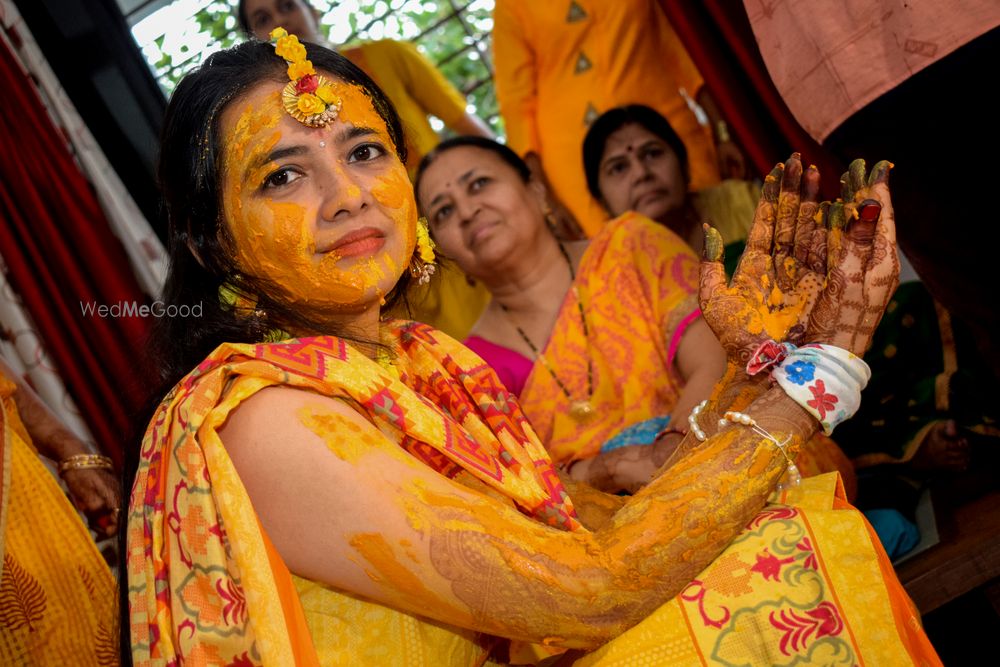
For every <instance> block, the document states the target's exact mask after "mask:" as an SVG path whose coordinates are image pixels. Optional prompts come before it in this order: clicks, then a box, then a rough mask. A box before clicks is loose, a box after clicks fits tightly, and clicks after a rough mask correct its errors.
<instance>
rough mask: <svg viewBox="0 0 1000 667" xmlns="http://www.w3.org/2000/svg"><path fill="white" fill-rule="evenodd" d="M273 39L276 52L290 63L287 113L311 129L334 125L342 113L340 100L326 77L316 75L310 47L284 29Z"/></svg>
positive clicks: (284, 96)
mask: <svg viewBox="0 0 1000 667" xmlns="http://www.w3.org/2000/svg"><path fill="white" fill-rule="evenodd" d="M270 37H271V41H272V42H273V43H274V52H275V53H276V54H278V55H279V56H281V57H282V58H284V59H285V62H287V63H288V78H289V79H291V80H290V81H289V82H288V84H287V85H286V86H285V88H284V90H282V91H281V103H282V104H283V105H284V107H285V111H287V112H288V114H289V115H290V116H291V117H292V118H294V119H295V120H297V121H299V122H300V123H302V124H303V125H308V126H309V127H323V126H324V125H326V124H327V123H329V122H331V121H333V119H335V118H336V117H337V114H339V113H340V105H341V103H342V102H341V99H340V96H339V95H337V94H336V93H335V92H334V90H333V84H332V83H331V82H330V81H329V80H328V79H327V78H326V77H324V76H320V75H318V74H316V70H315V69H314V68H313V64H312V62H311V61H309V60H307V59H306V47H305V46H303V45H302V43H301V42H299V38H298V37H296V36H295V35H289V34H288V31H287V30H285V29H284V28H275V29H274V30H272V31H271V35H270Z"/></svg>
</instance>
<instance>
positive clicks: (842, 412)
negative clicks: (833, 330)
mask: <svg viewBox="0 0 1000 667" xmlns="http://www.w3.org/2000/svg"><path fill="white" fill-rule="evenodd" d="M871 375H872V372H871V369H870V368H868V364H866V363H865V362H864V361H863V360H862V359H861V357H859V356H857V355H855V354H852V353H851V352H848V351H847V350H843V349H841V348H839V347H834V346H833V345H820V344H818V343H812V344H809V345H803V346H802V347H798V348H795V349H793V350H790V351H789V352H788V354H787V356H785V358H784V359H783V360H782V361H781V363H780V364H778V366H777V367H776V368H774V370H773V371H772V373H771V379H772V380H774V381H775V382H777V383H778V385H779V386H780V387H781V388H782V389H784V390H785V393H786V394H788V396H789V397H790V398H791V399H792V400H794V401H795V402H796V403H798V404H799V405H801V406H802V407H803V408H805V409H806V410H807V411H808V412H809V413H810V414H812V415H813V416H814V417H816V419H817V420H818V421H819V423H820V426H822V427H823V432H824V433H826V434H827V435H830V434H831V433H832V432H833V429H834V428H836V427H837V425H838V424H840V423H841V422H842V421H845V420H847V419H850V418H851V417H852V416H853V415H854V413H855V412H857V411H858V407H859V406H860V405H861V390H862V389H864V388H865V386H866V385H867V384H868V380H869V379H870V378H871Z"/></svg>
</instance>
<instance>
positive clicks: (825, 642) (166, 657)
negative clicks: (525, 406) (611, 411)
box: [128, 323, 939, 667]
mask: <svg viewBox="0 0 1000 667" xmlns="http://www.w3.org/2000/svg"><path fill="white" fill-rule="evenodd" d="M385 342H387V343H389V344H393V345H395V346H397V349H398V350H399V352H400V356H399V361H398V362H397V369H398V371H399V375H398V377H397V376H396V375H395V374H393V373H391V372H389V371H387V370H386V369H383V368H382V367H381V366H379V365H378V364H376V363H375V362H373V361H371V360H368V359H367V358H365V357H364V356H363V355H361V354H359V353H358V352H356V351H354V350H353V349H351V348H350V347H349V346H348V345H347V344H345V343H344V342H343V341H340V340H338V339H335V338H330V337H318V338H312V339H301V340H297V341H286V342H283V343H274V344H266V345H222V346H220V348H219V349H217V350H216V351H215V352H214V353H213V354H212V355H210V356H209V358H208V359H206V360H205V361H204V362H203V363H202V364H200V365H199V366H198V368H196V369H195V370H194V371H192V373H191V374H189V375H188V376H187V377H186V378H185V379H184V380H182V381H181V383H179V384H178V386H177V387H176V388H175V389H174V390H173V391H172V392H171V393H170V394H169V395H168V396H167V397H166V398H165V399H164V401H163V403H162V404H161V406H160V409H159V410H158V411H157V413H156V415H155V416H154V418H153V420H152V422H151V423H150V426H149V429H148V431H147V434H146V437H145V438H144V441H143V451H142V459H141V463H140V467H139V471H138V476H137V478H136V485H135V487H134V488H133V490H132V496H131V501H130V514H129V524H128V531H129V533H128V538H129V539H128V543H129V558H128V577H129V588H130V614H129V616H130V619H131V627H132V641H133V657H134V660H135V663H136V664H137V665H149V664H157V665H160V664H177V663H179V662H181V661H183V662H184V663H186V664H206V663H209V664H230V663H234V662H236V663H238V664H241V665H258V664H266V665H291V664H297V665H318V664H345V665H355V664H373V665H375V664H377V665H414V664H417V665H419V664H424V665H435V666H438V665H440V666H452V665H454V666H455V667H459V666H463V667H464V666H465V665H473V664H480V663H478V662H477V661H481V660H485V659H486V655H485V650H484V647H485V646H486V645H488V640H487V639H486V638H480V637H477V636H476V634H475V633H472V632H469V631H466V630H461V629H458V628H453V627H449V626H447V625H446V624H441V623H431V622H428V621H424V620H421V619H419V618H417V617H415V616H412V615H409V614H405V613H402V612H397V611H395V610H392V609H390V608H388V607H385V606H382V605H377V604H374V603H369V602H365V601H363V600H360V599H358V598H355V597H353V596H351V595H348V594H345V593H341V592H338V591H335V590H333V589H331V588H330V587H327V586H323V585H319V584H317V583H315V582H310V581H306V580H304V579H301V578H298V577H293V576H292V575H291V574H290V573H289V571H288V569H287V568H286V567H285V565H284V564H283V562H282V561H281V559H280V557H279V556H278V555H277V553H276V552H275V551H274V548H273V547H272V546H271V545H270V543H269V541H268V539H267V536H266V534H265V533H264V532H263V530H262V529H261V526H260V524H259V522H258V520H257V517H256V516H255V514H254V512H253V507H252V505H251V503H250V500H249V498H248V497H247V494H246V490H245V489H244V488H243V486H242V484H241V482H240V480H239V477H238V475H237V474H236V471H235V470H234V468H233V464H232V461H231V460H230V459H229V457H228V455H227V454H226V452H225V450H224V448H223V447H222V444H221V442H220V440H219V437H218V435H217V433H216V429H218V428H219V426H220V425H221V424H222V423H223V422H224V421H225V419H226V418H227V415H228V414H229V413H230V412H231V411H232V410H233V409H234V408H235V407H236V406H238V405H239V404H240V403H241V402H242V401H243V400H245V399H247V398H248V397H249V396H251V395H253V394H254V393H256V392H257V391H259V390H260V389H262V388H265V387H268V386H274V385H286V386H295V387H299V388H302V389H306V390H310V391H314V392H317V393H319V394H324V395H328V396H340V397H343V398H346V399H349V402H351V403H353V404H355V405H357V406H358V408H359V410H360V411H361V412H362V414H364V415H365V416H366V417H367V418H369V419H370V420H371V421H372V422H373V423H374V424H375V425H376V426H377V427H378V428H379V430H380V431H382V433H384V434H386V435H387V436H390V437H392V436H391V434H395V439H396V440H398V444H399V446H400V447H402V448H403V449H405V450H406V451H408V452H410V453H411V454H412V455H413V456H414V457H416V458H417V459H418V460H420V461H422V462H424V463H425V464H426V465H428V466H429V467H431V468H433V469H435V470H437V471H438V472H440V473H441V474H443V475H447V476H449V477H453V478H455V479H457V480H460V481H462V482H463V483H465V484H466V486H468V488H470V489H479V490H480V492H481V493H486V494H489V495H491V496H493V497H501V498H504V499H506V500H507V502H512V503H514V504H516V505H517V506H518V507H519V508H520V509H521V511H522V513H523V514H525V515H526V516H525V520H526V521H542V522H545V523H548V524H549V525H552V526H554V527H557V528H560V529H563V530H580V529H581V526H580V524H579V523H578V522H577V521H576V520H575V512H574V510H573V508H572V505H571V504H570V501H569V499H568V497H567V496H566V495H565V490H564V489H563V487H562V485H561V484H560V483H559V482H558V480H556V479H555V478H554V476H553V475H552V467H551V465H550V464H549V462H548V459H547V457H546V456H545V453H544V450H543V449H542V448H541V446H540V444H539V443H538V440H537V437H536V436H535V435H534V433H533V432H532V431H531V428H530V426H529V425H528V424H527V423H526V422H525V421H524V418H523V416H522V415H521V413H520V410H519V409H518V407H517V403H516V401H515V399H514V398H513V397H512V396H511V395H510V394H509V393H508V392H507V391H506V390H505V389H503V387H502V385H500V383H499V381H498V380H497V378H496V376H495V375H494V374H493V373H492V371H490V370H489V368H488V367H486V366H484V365H483V364H482V362H481V360H479V359H478V357H476V356H475V355H474V354H472V353H471V352H469V351H468V350H465V349H464V348H463V347H462V346H461V345H459V344H458V343H456V342H455V341H453V340H450V339H448V338H446V337H444V336H443V335H441V334H440V333H438V332H435V331H433V330H431V329H430V328H429V327H426V326H424V325H419V324H416V323H394V324H391V325H389V328H388V330H387V331H386V338H385ZM386 442H388V441H386ZM389 446H394V445H389ZM463 477H465V478H467V479H466V480H463V479H462V478H463ZM468 480H471V481H468ZM836 491H837V482H836V478H835V477H833V476H828V477H823V478H818V479H814V480H806V482H805V483H804V484H803V485H802V487H801V488H800V489H797V490H796V491H795V495H794V496H789V497H787V498H783V499H776V500H781V501H782V502H781V503H780V504H772V505H769V506H768V507H766V508H765V509H764V510H763V511H762V512H761V513H760V514H759V515H758V516H757V517H756V518H755V519H754V520H753V521H752V522H751V523H750V524H749V525H748V526H747V527H746V529H745V530H744V531H743V532H742V533H741V535H740V536H739V537H737V539H736V540H735V541H734V542H733V544H732V546H730V547H729V549H728V550H727V551H726V552H725V553H724V554H723V556H722V557H720V558H719V559H717V560H716V561H715V562H714V563H713V564H712V565H711V566H710V567H709V568H708V569H706V571H705V572H704V573H703V574H702V575H700V576H699V577H698V579H697V580H695V581H693V582H692V583H691V584H690V585H689V586H688V587H687V589H686V590H685V591H684V592H683V593H682V594H681V595H680V596H678V598H677V599H675V600H673V601H672V602H670V603H668V604H666V605H664V606H663V607H661V608H660V610H658V611H657V612H655V613H654V614H652V615H651V616H650V617H649V618H648V619H647V620H645V621H643V622H642V623H640V624H639V625H637V626H636V627H635V628H633V629H632V630H630V631H628V632H626V633H625V634H623V635H622V636H621V637H619V638H617V639H615V640H613V641H611V642H609V643H607V644H606V645H605V646H603V647H602V648H601V649H599V650H597V651H595V652H594V653H592V654H591V655H589V656H587V657H585V658H584V659H583V661H582V662H581V664H586V665H612V664H620V665H631V664H635V665H644V664H664V663H665V660H664V656H666V655H672V656H674V657H676V658H677V661H675V662H674V663H673V664H682V665H683V664H703V663H704V659H703V656H710V655H714V654H718V655H720V656H721V658H720V660H725V661H728V662H727V663H723V664H741V665H745V664H749V665H773V664H787V665H793V664H795V665H810V664H831V660H830V658H831V657H835V658H836V659H837V660H839V661H840V662H842V663H843V664H856V663H857V664H862V663H867V664H901V663H908V664H929V665H934V664H939V663H938V662H937V661H936V657H935V656H934V652H933V649H932V648H931V647H930V646H929V644H928V643H927V640H926V637H924V635H923V633H922V631H921V630H920V626H919V621H918V618H917V616H916V615H915V613H914V611H913V609H912V606H911V605H910V604H909V601H908V600H907V599H906V597H905V595H904V594H903V593H902V589H901V588H900V587H899V584H898V582H897V581H896V580H895V578H894V576H893V574H892V571H891V568H890V567H889V565H888V563H887V562H886V561H885V558H884V554H882V552H881V551H880V549H879V547H878V546H877V544H875V543H873V541H872V538H871V535H870V533H869V532H868V531H867V528H866V525H865V523H864V520H863V518H861V517H860V515H859V514H858V513H857V512H856V511H855V510H853V509H851V508H850V507H849V506H846V505H845V504H843V503H842V501H840V500H839V499H838V497H837V495H836ZM890 656H891V660H889V661H888V662H887V660H888V657H890ZM824 660H825V661H826V662H823V661H824ZM840 662H836V663H834V664H840ZM667 664H670V663H667Z"/></svg>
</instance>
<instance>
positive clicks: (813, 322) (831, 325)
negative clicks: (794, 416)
mask: <svg viewBox="0 0 1000 667" xmlns="http://www.w3.org/2000/svg"><path fill="white" fill-rule="evenodd" d="M891 166H892V165H891V164H890V163H889V162H886V161H881V162H879V163H877V164H876V165H875V167H874V168H873V169H872V171H871V173H870V174H866V172H865V163H864V161H863V160H855V161H854V162H853V163H852V164H851V167H850V170H849V171H848V172H847V173H846V174H844V175H843V177H842V178H841V183H842V186H843V187H842V190H843V199H842V200H838V201H836V202H822V203H820V202H819V201H818V192H819V178H820V175H819V170H818V169H816V167H814V166H810V167H809V168H808V169H805V170H803V168H802V162H801V160H800V157H799V155H798V154H797V153H794V154H792V156H791V157H790V158H789V159H788V160H787V161H786V162H785V163H784V164H779V165H777V166H776V167H775V168H774V169H773V170H772V171H771V173H770V174H769V175H768V177H767V179H766V181H765V184H764V188H763V191H762V194H761V199H760V202H759V203H758V205H757V209H756V211H755V212H754V223H753V226H752V228H751V230H750V235H749V238H748V240H747V247H746V250H745V251H744V253H743V256H742V258H741V260H740V264H739V266H738V267H737V270H736V272H735V274H734V276H733V279H732V281H729V280H727V278H726V273H725V269H724V267H723V259H724V257H723V245H724V242H723V239H722V237H721V235H720V234H719V233H718V231H717V230H715V229H714V228H711V227H709V226H707V225H706V235H705V250H704V259H703V263H702V272H701V293H700V297H701V307H702V313H703V315H704V317H705V320H706V321H707V322H708V324H709V326H711V327H712V330H713V331H714V332H715V334H716V336H718V337H719V340H720V341H721V342H722V345H723V347H724V348H725V349H726V352H727V355H728V367H727V371H726V375H725V376H724V378H723V380H722V381H721V382H720V383H719V384H718V385H717V386H716V389H715V391H714V392H713V395H712V398H711V399H710V401H709V405H708V406H707V408H706V409H705V410H704V411H703V412H702V414H701V416H700V423H701V425H702V428H704V429H705V430H706V432H707V433H708V434H709V435H711V434H712V433H714V431H715V424H716V423H717V421H718V418H719V417H720V416H721V415H722V413H724V412H725V411H727V410H744V409H745V408H746V407H747V406H748V405H750V404H751V403H752V402H753V401H754V400H755V399H757V398H758V397H760V396H762V395H763V394H764V393H765V392H767V391H768V390H769V388H770V387H771V385H770V383H769V382H768V380H767V378H766V377H765V376H764V375H758V376H754V377H751V376H749V375H748V374H747V373H746V364H747V361H748V360H749V358H750V355H751V354H753V352H754V351H755V350H756V349H757V348H758V347H759V346H760V345H761V343H763V342H765V341H767V340H775V341H778V342H784V341H787V342H790V343H793V344H795V345H802V344H805V343H825V344H829V345H835V346H837V347H841V348H843V349H845V350H848V351H850V352H852V353H854V354H856V355H858V356H861V355H863V354H864V352H865V350H866V349H867V348H868V346H869V345H870V343H871V338H872V335H873V333H874V331H875V327H876V326H877V325H878V322H879V320H880V319H881V317H882V314H883V312H884V311H885V308H886V306H887V305H888V302H889V299H890V298H891V296H892V293H893V292H894V291H895V288H896V285H897V284H898V275H899V258H898V256H897V254H896V235H895V220H894V217H893V209H892V202H891V199H890V195H889V185H888V179H889V170H890V168H891ZM654 446H655V445H654ZM696 446H697V441H695V440H694V438H686V439H685V442H684V444H683V445H682V446H681V447H678V448H676V449H677V452H676V453H675V454H672V455H671V456H670V457H669V459H668V463H667V465H668V466H669V465H670V462H671V461H672V460H676V457H677V456H682V455H683V454H685V453H686V452H688V451H690V450H691V449H692V448H694V447H696Z"/></svg>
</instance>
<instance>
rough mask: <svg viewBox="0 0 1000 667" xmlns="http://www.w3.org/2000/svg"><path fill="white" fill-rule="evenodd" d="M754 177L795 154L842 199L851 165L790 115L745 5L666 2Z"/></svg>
mask: <svg viewBox="0 0 1000 667" xmlns="http://www.w3.org/2000/svg"><path fill="white" fill-rule="evenodd" d="M660 5H661V6H662V7H663V10H664V12H666V15H667V18H668V19H669V20H670V23H671V24H672V25H673V27H674V30H676V32H677V34H678V36H679V37H680V38H681V41H683V42H684V46H685V48H687V50H688V53H689V54H690V55H691V59H692V60H693V61H694V64H695V65H696V66H697V67H698V69H699V70H700V71H701V75H702V77H703V78H704V79H705V85H706V86H707V87H708V90H709V92H710V93H711V94H712V96H713V97H714V98H715V101H716V103H717V104H718V106H719V111H720V112H721V113H722V115H723V116H724V117H725V119H726V122H727V123H728V124H729V126H730V131H731V133H732V134H733V136H734V137H735V138H736V139H737V141H738V142H739V143H740V145H741V146H742V147H743V150H744V151H745V153H746V155H747V159H748V161H749V162H750V166H751V170H752V172H754V171H755V172H756V173H759V174H766V173H767V172H769V171H770V170H771V168H772V167H773V166H774V164H775V163H776V162H779V161H780V160H783V159H785V158H786V157H787V156H788V155H789V154H790V153H791V152H792V151H793V150H797V151H799V152H801V153H802V159H803V161H804V162H805V163H806V164H810V163H812V164H815V165H816V166H818V167H819V168H820V171H821V172H822V173H823V174H824V178H823V195H824V196H825V197H826V198H833V197H836V196H839V194H840V185H839V182H838V177H839V176H840V174H842V173H843V172H844V171H845V169H846V166H845V165H844V164H842V163H841V162H840V161H839V160H837V159H836V158H834V157H833V156H831V155H830V154H829V153H828V152H827V151H826V150H824V149H823V148H822V147H821V146H820V145H819V144H818V143H816V141H815V140H813V138H812V137H810V136H809V135H808V134H807V133H806V131H805V130H803V129H802V126H800V125H799V124H798V121H796V120H795V117H794V116H792V113H791V112H790V111H789V110H788V107H787V106H786V105H785V102H784V100H782V99H781V95H780V94H779V93H778V91H777V89H776V88H775V87H774V84H773V83H772V82H771V76H770V74H768V72H767V68H766V67H765V65H764V61H763V60H762V59H761V57H760V52H759V51H758V50H757V41H756V40H755V39H754V36H753V30H752V29H751V27H750V21H749V19H748V18H747V14H746V10H745V9H744V8H743V3H741V2H737V1H736V0H704V1H703V2H677V1H676V0H660Z"/></svg>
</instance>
